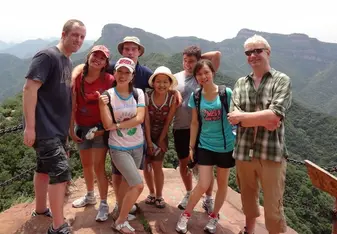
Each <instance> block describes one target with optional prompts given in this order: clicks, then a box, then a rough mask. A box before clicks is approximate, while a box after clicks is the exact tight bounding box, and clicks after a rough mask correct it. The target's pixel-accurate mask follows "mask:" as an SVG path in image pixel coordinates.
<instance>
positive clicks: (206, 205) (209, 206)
mask: <svg viewBox="0 0 337 234" xmlns="http://www.w3.org/2000/svg"><path fill="white" fill-rule="evenodd" d="M202 208H203V209H204V210H205V211H206V212H207V214H208V215H210V214H211V213H212V212H213V210H214V199H213V198H211V199H206V198H205V199H204V200H203V201H202Z"/></svg>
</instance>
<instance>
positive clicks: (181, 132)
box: [172, 129, 190, 160]
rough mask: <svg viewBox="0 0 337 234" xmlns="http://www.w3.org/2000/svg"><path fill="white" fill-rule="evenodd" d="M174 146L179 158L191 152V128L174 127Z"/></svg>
mask: <svg viewBox="0 0 337 234" xmlns="http://www.w3.org/2000/svg"><path fill="white" fill-rule="evenodd" d="M172 133H173V137H174V147H175V148H176V152H177V155H178V158H179V160H181V159H185V158H187V157H188V155H189V154H190V129H173V131H172Z"/></svg>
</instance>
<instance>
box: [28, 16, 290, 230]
mask: <svg viewBox="0 0 337 234" xmlns="http://www.w3.org/2000/svg"><path fill="white" fill-rule="evenodd" d="M85 36H86V28H85V25H84V24H83V22H81V21H80V20H76V19H72V20H68V21H67V22H66V23H65V24H64V27H63V30H62V35H61V39H60V42H59V43H58V45H56V46H53V47H50V48H47V49H44V50H41V51H40V52H38V53H37V54H36V55H35V56H34V57H33V59H32V63H31V65H30V68H29V71H28V72H27V75H26V83H25V85H24V88H23V112H24V144H26V145H27V146H29V147H33V148H34V149H35V151H36V155H37V169H36V173H35V176H34V189H35V197H36V207H35V211H34V212H33V214H32V215H33V216H37V215H44V216H48V217H52V219H53V223H52V225H51V226H50V228H49V229H48V232H47V233H48V234H57V233H63V234H64V233H70V227H69V225H68V224H67V222H65V220H64V215H63V203H64V197H65V191H66V185H67V183H68V182H69V181H70V180H71V171H70V167H69V164H68V156H69V155H68V136H70V137H71V139H72V140H73V141H74V142H75V143H76V144H77V147H78V149H79V153H80V158H81V162H82V166H83V175H84V179H85V183H86V188H87V192H86V194H85V195H84V196H83V197H81V198H79V199H77V200H75V201H74V202H73V204H72V205H73V207H74V208H77V207H84V206H87V205H93V204H96V195H95V193H94V177H95V176H96V178H97V184H98V191H99V196H100V204H99V208H98V212H97V216H96V221H98V222H104V221H106V220H107V219H108V216H109V205H108V203H107V196H108V180H107V176H106V171H105V161H106V155H107V153H109V155H110V157H111V162H112V183H113V189H114V192H115V194H116V204H114V208H113V211H112V218H113V220H114V222H113V224H112V228H113V229H114V230H116V231H118V232H119V233H135V229H134V228H133V227H132V226H131V225H130V224H129V222H128V221H129V220H132V219H134V218H135V216H134V214H135V211H136V209H137V206H136V205H135V204H136V202H137V200H138V198H139V196H140V194H141V193H142V191H143V189H144V182H143V179H142V178H143V177H144V179H145V182H146V184H147V186H148V189H149V194H148V196H147V198H146V200H145V203H146V204H148V205H152V206H155V207H157V208H159V209H162V208H165V207H166V203H165V199H164V197H163V186H164V173H163V160H164V157H165V153H166V152H167V150H168V131H169V128H170V126H171V124H172V125H173V128H172V129H173V136H174V145H175V150H176V152H177V156H178V159H179V171H180V175H181V179H182V182H183V184H184V187H185V190H186V194H185V196H184V197H183V198H182V200H181V202H180V203H179V204H178V208H179V209H181V210H183V212H182V214H181V215H180V217H179V219H178V220H177V225H176V231H177V232H179V233H186V232H187V231H188V221H189V219H190V218H191V215H192V212H193V209H194V207H195V206H196V204H197V203H198V201H199V200H200V199H201V197H202V196H203V194H205V196H204V199H203V202H202V207H203V208H204V209H205V211H206V212H207V213H208V215H209V221H208V223H207V225H206V226H205V229H204V230H205V231H207V232H209V233H215V232H216V227H217V224H218V221H219V218H220V216H219V211H220V209H221V207H222V205H223V203H224V201H225V199H226V194H227V187H228V178H229V170H230V168H233V167H236V174H237V183H238V186H239V188H240V193H241V200H242V206H243V213H244V214H245V217H246V220H245V223H246V226H245V227H244V229H243V230H242V231H241V232H240V233H242V234H252V233H254V230H255V221H256V218H257V217H258V216H259V215H260V213H259V206H258V198H259V196H258V195H259V188H260V186H259V184H261V187H262V190H263V194H264V209H265V217H266V228H267V230H268V231H269V233H270V234H276V233H283V232H285V231H286V222H285V217H284V211H283V193H284V184H285V171H286V162H285V157H286V156H287V150H286V146H285V141H284V140H285V139H284V120H285V113H286V111H287V110H288V108H289V107H290V105H291V96H292V95H291V80H290V78H289V77H288V76H286V75H285V74H283V73H281V72H279V71H276V70H275V69H273V68H271V66H270V62H269V58H270V53H271V47H270V45H269V44H268V42H267V41H266V40H265V39H264V38H263V37H261V36H258V35H255V36H253V37H250V38H248V39H247V40H246V41H245V43H244V53H245V54H246V56H247V61H248V63H249V65H250V66H251V68H252V73H251V74H249V75H247V76H245V77H242V78H240V79H238V80H237V82H236V84H235V86H234V88H233V90H232V89H230V88H229V87H226V86H225V85H217V84H215V82H214V78H215V74H216V72H217V70H218V69H219V67H220V59H221V53H220V52H219V51H211V52H207V53H203V54H202V53H201V49H200V48H199V47H197V46H189V47H187V48H185V49H184V51H183V53H182V54H183V61H182V63H183V69H184V70H183V71H181V72H178V73H176V74H172V72H171V70H170V69H169V68H168V67H165V66H159V67H158V68H157V69H155V71H154V72H152V71H151V70H150V69H149V68H147V67H145V66H142V65H140V63H139V61H138V58H139V57H140V56H142V55H143V54H144V52H145V48H144V46H143V45H142V44H141V42H140V40H139V38H137V37H134V36H127V37H125V38H124V39H123V41H122V42H120V43H119V44H118V45H117V50H118V52H119V53H120V55H121V58H120V59H119V60H118V61H117V62H115V63H113V62H111V61H110V57H111V55H110V51H109V49H108V48H107V47H106V46H104V45H95V46H93V47H92V49H91V50H90V51H89V53H88V55H87V57H86V61H85V63H84V64H80V65H78V66H76V67H75V68H74V69H72V63H71V60H70V56H71V54H72V53H74V52H76V51H78V50H79V49H80V47H81V45H82V43H83V41H84V39H85ZM193 165H195V166H196V167H198V172H199V176H198V182H197V184H196V185H195V187H194V188H193V184H192V173H190V172H189V167H192V166H193ZM214 166H215V167H216V177H214V175H213V170H214ZM141 170H142V173H143V177H142V175H141ZM214 178H216V181H217V191H216V195H215V199H213V198H212V192H213V184H214ZM47 193H48V195H49V205H50V209H49V208H48V207H47V202H46V200H47Z"/></svg>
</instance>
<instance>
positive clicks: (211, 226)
mask: <svg viewBox="0 0 337 234" xmlns="http://www.w3.org/2000/svg"><path fill="white" fill-rule="evenodd" d="M209 217H210V220H209V221H208V223H207V225H206V226H205V228H204V231H205V232H208V233H215V232H216V226H217V225H218V222H219V215H215V214H213V213H212V214H211V215H210V216H209Z"/></svg>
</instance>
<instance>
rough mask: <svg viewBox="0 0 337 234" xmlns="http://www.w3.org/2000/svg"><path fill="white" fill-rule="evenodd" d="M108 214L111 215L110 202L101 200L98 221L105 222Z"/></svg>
mask: <svg viewBox="0 0 337 234" xmlns="http://www.w3.org/2000/svg"><path fill="white" fill-rule="evenodd" d="M108 216H109V206H108V204H106V203H102V202H101V204H99V208H98V213H97V216H96V221H97V222H104V221H106V220H107V219H108Z"/></svg>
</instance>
